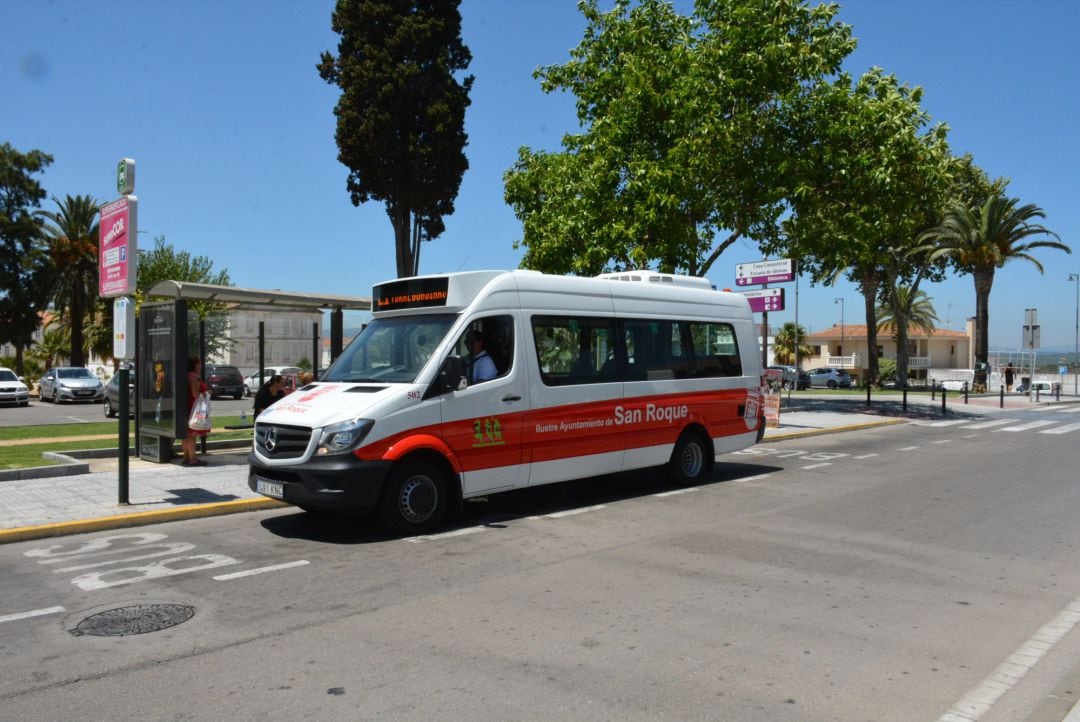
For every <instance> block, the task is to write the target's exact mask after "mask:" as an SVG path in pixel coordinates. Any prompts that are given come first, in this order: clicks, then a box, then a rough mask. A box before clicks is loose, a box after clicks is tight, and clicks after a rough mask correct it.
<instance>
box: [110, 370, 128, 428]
mask: <svg viewBox="0 0 1080 722" xmlns="http://www.w3.org/2000/svg"><path fill="white" fill-rule="evenodd" d="M104 407H105V418H107V419H111V418H112V417H114V416H116V414H117V413H118V412H119V411H120V374H119V373H116V374H113V377H112V378H111V379H109V383H107V384H105V403H104ZM134 415H135V372H134V371H128V416H134Z"/></svg>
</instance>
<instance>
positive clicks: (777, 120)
mask: <svg viewBox="0 0 1080 722" xmlns="http://www.w3.org/2000/svg"><path fill="white" fill-rule="evenodd" d="M579 7H580V8H581V11H582V13H583V14H584V16H585V19H586V21H587V28H586V31H585V35H584V38H583V39H582V41H581V43H580V44H579V45H578V46H577V47H576V48H575V49H574V50H572V51H571V56H570V60H569V61H568V62H567V63H565V64H563V65H552V66H548V67H545V68H541V69H540V70H538V71H537V73H536V76H537V77H538V78H539V79H540V80H541V84H542V87H543V89H544V90H545V91H546V92H554V91H568V92H570V93H572V94H573V95H574V96H575V97H576V98H577V115H578V120H579V122H580V123H581V126H582V131H581V132H580V133H576V134H568V135H567V136H565V137H564V138H563V143H562V144H563V149H562V150H561V151H560V152H550V153H549V152H543V151H534V150H532V149H530V148H522V149H520V151H519V155H518V160H517V162H516V163H515V164H514V166H513V167H512V168H510V169H509V170H508V171H507V173H506V174H505V177H504V181H505V185H506V190H505V198H506V201H507V203H509V204H510V205H511V206H512V207H513V209H514V212H515V214H516V215H517V216H518V218H519V219H520V220H521V221H522V224H523V230H524V238H523V239H522V240H521V241H519V242H518V244H517V245H519V246H524V247H525V248H526V249H527V250H526V253H525V257H524V259H523V261H522V265H523V266H525V267H529V268H536V269H540V270H545V271H549V272H556V273H566V272H573V273H577V274H581V275H591V274H595V273H597V272H599V271H602V270H605V269H610V268H612V267H616V268H627V267H631V268H645V267H650V266H654V265H655V266H656V267H657V268H659V269H660V270H664V271H685V272H689V273H692V274H703V273H705V272H706V271H708V269H709V267H710V266H711V265H712V264H713V263H714V262H715V261H716V259H717V258H718V257H719V256H720V254H721V253H722V252H723V251H724V250H725V249H726V248H728V247H729V246H730V245H731V244H733V243H735V242H736V241H737V240H738V239H740V238H752V239H757V240H760V239H764V238H771V237H772V236H773V235H774V234H775V229H776V222H777V219H778V218H779V217H780V216H781V214H782V212H783V209H784V207H783V196H784V189H785V184H784V180H783V176H782V173H783V170H784V168H785V165H784V158H785V155H784V153H785V150H786V149H785V147H784V145H783V143H782V139H783V137H784V131H785V127H784V124H785V121H786V117H785V114H783V113H782V112H781V109H782V108H783V107H784V105H785V104H786V103H788V102H790V101H791V99H792V98H794V97H796V96H798V95H799V94H801V93H803V92H805V90H806V88H807V87H808V86H810V85H811V84H813V83H816V82H818V80H819V79H820V78H821V77H823V76H825V75H828V74H830V73H833V72H835V71H836V70H837V69H838V68H839V65H840V63H841V61H842V60H843V58H844V57H845V56H846V55H847V54H848V53H850V52H851V50H852V49H853V48H854V41H853V40H852V38H851V34H850V29H849V28H848V27H847V26H845V25H842V24H840V23H837V22H835V21H834V17H835V14H836V11H837V6H835V5H818V6H815V7H810V6H809V5H808V4H807V3H806V2H803V1H802V0H785V1H784V2H775V0H698V2H696V3H695V6H694V13H693V15H692V16H690V17H686V16H682V15H680V14H679V13H678V12H676V11H675V9H674V7H673V6H672V4H671V3H669V2H665V1H664V0H642V2H640V3H636V4H634V3H631V2H630V0H616V2H615V5H614V8H613V9H611V10H610V11H608V12H601V11H600V9H599V8H598V3H597V1H596V0H583V1H582V2H581V3H580V5H579Z"/></svg>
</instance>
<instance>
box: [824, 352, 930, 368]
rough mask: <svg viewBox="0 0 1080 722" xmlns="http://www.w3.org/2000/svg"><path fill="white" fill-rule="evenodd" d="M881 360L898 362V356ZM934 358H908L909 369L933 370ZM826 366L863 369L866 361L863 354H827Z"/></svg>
mask: <svg viewBox="0 0 1080 722" xmlns="http://www.w3.org/2000/svg"><path fill="white" fill-rule="evenodd" d="M879 358H891V359H893V360H894V361H895V360H896V355H895V354H892V355H889V356H881V357H879ZM932 360H933V359H932V357H930V356H908V368H909V369H928V368H931V367H932V366H931V362H932ZM825 365H826V366H828V367H830V368H834V369H861V368H863V366H864V359H863V355H862V354H861V353H853V354H851V355H850V356H831V355H829V354H825Z"/></svg>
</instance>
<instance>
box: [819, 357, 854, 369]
mask: <svg viewBox="0 0 1080 722" xmlns="http://www.w3.org/2000/svg"><path fill="white" fill-rule="evenodd" d="M861 363H862V359H861V354H857V353H853V354H851V355H850V356H832V355H830V354H825V365H826V366H828V367H830V368H834V369H858V368H862V366H861Z"/></svg>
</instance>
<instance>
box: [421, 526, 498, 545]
mask: <svg viewBox="0 0 1080 722" xmlns="http://www.w3.org/2000/svg"><path fill="white" fill-rule="evenodd" d="M484 529H485V527H482V526H469V527H465V528H464V529H455V530H454V531H447V532H443V533H442V534H426V535H424V536H411V537H409V538H408V539H406V540H405V541H407V542H412V543H413V544H419V543H421V542H428V541H438V540H440V539H450V538H452V537H456V536H465V535H466V534H476V533H477V532H481V531H484Z"/></svg>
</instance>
